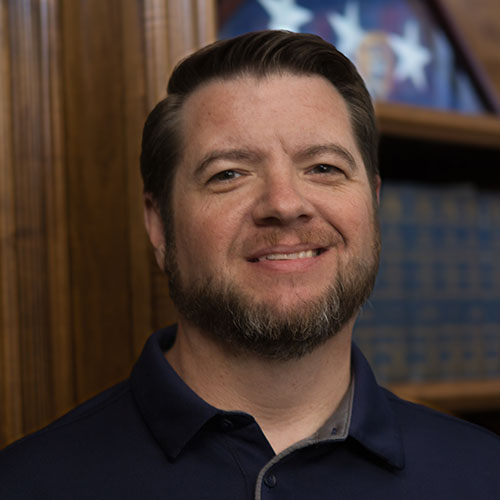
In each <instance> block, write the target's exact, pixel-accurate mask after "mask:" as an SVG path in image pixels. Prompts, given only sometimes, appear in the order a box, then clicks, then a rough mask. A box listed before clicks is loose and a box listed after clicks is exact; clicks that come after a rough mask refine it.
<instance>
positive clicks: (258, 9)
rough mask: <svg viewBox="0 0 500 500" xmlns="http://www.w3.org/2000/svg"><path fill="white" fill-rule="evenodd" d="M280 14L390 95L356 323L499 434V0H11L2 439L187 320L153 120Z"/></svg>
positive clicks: (47, 415) (376, 354)
mask: <svg viewBox="0 0 500 500" xmlns="http://www.w3.org/2000/svg"><path fill="white" fill-rule="evenodd" d="M266 28H281V29H289V30H293V31H304V32H314V33H317V34H319V35H321V36H322V37H323V38H325V39H327V40H329V41H331V42H332V43H334V44H335V45H337V46H338V48H339V49H340V50H342V51H343V52H344V53H346V55H348V56H349V57H350V58H351V59H352V60H353V62H355V64H356V65H357V67H358V69H359V70H360V72H361V73H362V74H363V76H364V78H365V79H366V81H367V85H368V88H369V90H370V92H371V94H372V96H373V98H374V100H375V103H376V111H377V118H378V122H379V126H380V131H381V144H380V167H381V172H382V177H383V180H384V187H383V191H382V205H381V213H380V215H381V225H382V233H383V254H382V261H381V269H380V275H379V278H378V280H377V284H376V289H375V292H374V294H373V297H372V299H371V300H370V302H369V303H368V304H367V305H366V306H365V307H364V309H363V311H362V314H361V317H360V319H359V321H358V324H357V328H356V333H355V338H356V341H357V342H358V344H360V346H361V347H362V348H363V350H364V351H365V353H366V354H367V356H368V357H369V359H370V360H371V362H372V363H373V365H374V368H375V371H376V374H377V376H378V379H379V381H380V382H382V383H384V384H386V385H389V386H390V387H391V388H393V389H394V390H395V391H396V392H397V393H398V394H400V395H402V396H404V397H407V398H410V399H413V400H416V401H420V402H423V403H425V404H428V405H431V406H434V407H437V408H440V409H442V410H444V411H448V412H450V413H454V414H457V415H459V416H462V417H465V418H467V419H469V420H472V421H475V422H478V423H480V424H482V425H485V426H487V427H489V428H491V429H493V430H495V431H497V432H500V259H499V257H500V118H499V110H500V107H499V101H498V96H499V95H500V50H499V49H498V47H500V3H499V2H498V0H476V1H475V2H474V3H473V5H472V4H471V2H467V1H466V0H440V1H437V0H434V1H416V0H380V1H368V0H338V1H336V0H330V1H328V0H323V1H321V0H309V1H307V0H303V1H302V0H247V1H245V0H220V1H215V0H71V1H69V0H67V1H66V0H0V50H1V55H0V447H2V446H4V445H5V444H7V443H9V442H11V441H13V440H14V439H16V438H18V437H21V436H22V435H24V434H26V433H28V432H31V431H33V430H35V429H37V428H39V427H41V426H42V425H44V424H46V423H48V422H49V421H51V420H53V419H54V418H56V417H57V416H59V415H61V414H62V413H64V412H65V411H67V410H68V409H70V408H72V407H73V406H75V405H76V404H77V403H79V402H82V401H84V400H85V399H87V398H88V397H90V396H92V395H93V394H96V393H97V392H99V391H100V390H102V389H103V388H106V387H109V386H110V385H112V384H113V383H115V382H117V381H119V380H121V379H123V378H125V377H127V375H128V373H129V371H130V368H131V366H132V364H133V362H134V360H135V359H136V357H137V356H138V354H139V353H140V351H141V349H142V346H143V343H144V341H145V339H146V338H147V337H148V336H149V334H150V333H151V332H152V331H154V330H155V329H157V328H159V327H161V326H164V325H167V324H170V323H172V322H174V321H175V314H174V311H173V308H172V305H171V303H170V301H169V299H168V290H167V283H166V280H165V279H164V277H163V276H162V275H161V273H160V272H159V270H157V268H156V264H155V262H154V259H153V257H152V252H151V251H150V248H149V243H148V241H147V238H146V235H145V231H144V229H143V221H142V183H141V180H140V175H139V165H138V159H139V154H140V139H141V131H142V125H143V122H144V119H145V117H146V116H147V113H148V112H149V111H150V110H151V109H152V107H153V106H154V104H155V103H156V102H158V101H159V100H160V99H162V98H163V97H164V96H165V88H166V82H167V78H168V74H169V73H170V71H171V69H172V68H173V66H174V65H175V63H176V62H177V61H179V59H181V58H182V57H184V56H185V55H187V54H188V53H190V52H191V51H192V50H195V49H196V48H198V47H200V46H202V45H204V44H206V43H208V42H211V41H213V40H216V39H217V38H225V37H229V36H233V35H236V34H239V33H243V32H245V31H249V30H254V29H266Z"/></svg>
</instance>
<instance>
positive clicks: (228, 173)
mask: <svg viewBox="0 0 500 500" xmlns="http://www.w3.org/2000/svg"><path fill="white" fill-rule="evenodd" d="M238 177H241V174H240V173H239V172H236V170H223V171H222V172H218V173H217V174H215V175H213V176H212V177H210V179H209V180H208V182H227V181H232V180H234V179H237V178H238Z"/></svg>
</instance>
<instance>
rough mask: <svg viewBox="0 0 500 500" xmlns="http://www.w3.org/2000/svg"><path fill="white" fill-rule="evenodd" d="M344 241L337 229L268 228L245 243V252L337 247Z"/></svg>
mask: <svg viewBox="0 0 500 500" xmlns="http://www.w3.org/2000/svg"><path fill="white" fill-rule="evenodd" d="M343 241H344V238H343V237H342V235H341V234H340V233H339V232H338V231H336V230H335V229H333V228H332V229H323V228H308V227H297V228H279V227H275V228H268V229H266V230H265V231H259V232H258V234H256V235H254V236H253V237H250V238H247V239H246V240H245V241H244V242H243V251H244V252H245V253H251V252H253V251H255V250H256V249H259V248H262V247H273V246H278V245H283V244H287V245H301V244H304V245H313V246H315V247H317V248H326V247H332V246H336V245H338V244H340V243H342V242H343Z"/></svg>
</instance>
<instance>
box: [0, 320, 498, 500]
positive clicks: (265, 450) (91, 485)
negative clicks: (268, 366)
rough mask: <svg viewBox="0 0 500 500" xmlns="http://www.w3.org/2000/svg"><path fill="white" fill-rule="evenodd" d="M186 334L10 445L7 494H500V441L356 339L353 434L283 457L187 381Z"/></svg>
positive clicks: (1, 462)
mask: <svg viewBox="0 0 500 500" xmlns="http://www.w3.org/2000/svg"><path fill="white" fill-rule="evenodd" d="M175 332H176V330H175V327H171V328H168V329H164V330H161V331H159V332H157V333H156V334H154V335H153V336H151V338H150V339H149V340H148V342H147V344H146V346H145V348H144V351H143V353H142V354H141V356H140V358H139V360H138V361H137V363H136V365H135V367H134V369H133V371H132V374H131V376H130V378H129V379H128V380H127V381H125V382H123V383H121V384H119V385H117V386H115V387H113V388H112V389H110V390H108V391H106V392H104V393H102V394H101V395H99V396H97V397H95V398H93V399H92V400H90V401H88V402H86V403H84V404H83V405H81V406H79V407H78V408H76V409H75V410H73V411H71V412H70V413H68V414H67V415H66V416H64V417H62V418H61V419H59V420H57V421H56V422H54V423H53V424H52V425H50V426H49V427H47V428H45V429H43V430H41V431H39V432H36V433H35V434H33V435H31V436H28V437H26V438H24V439H22V440H21V441H18V442H17V443H14V444H13V445H11V446H10V447H8V448H7V449H5V450H4V451H3V452H0V498H1V499H2V500H14V499H15V500H21V499H30V500H35V499H51V500H58V499H61V500H62V499H64V500H68V499H72V500H80V499H86V500H89V499H92V500H96V499H107V500H110V499H120V500H126V499H136V500H138V499H141V500H148V499H164V500H173V499H175V500H177V499H193V500H229V499H231V500H246V499H248V500H250V499H266V500H268V499H269V500H271V499H272V500H281V499H283V500H284V499H286V500H298V499H308V500H310V499H342V500H345V499H349V500H357V499H363V500H366V499H370V500H377V499H384V500H387V499H405V500H407V499H420V500H422V499H425V500H432V499H439V500H443V499H453V500H457V499H477V500H479V499H481V500H488V499H491V500H493V499H495V500H498V499H500V438H498V437H497V436H494V435H493V434H491V433H489V432H487V431H486V430H483V429H481V428H479V427H476V426H473V425H471V424H468V423H465V422H462V421H460V420H457V419H454V418H452V417H449V416H445V415H442V414H440V413H437V412H435V411H432V410H429V409H426V408H424V407H421V406H418V405H414V404H411V403H408V402H405V401H402V400H400V399H398V398H397V397H396V396H394V395H393V394H391V393H390V392H388V391H386V390H385V389H382V388H381V387H379V386H378V385H377V383H376V381H375V378H374V376H373V374H372V371H371V369H370V367H369V365H368V363H367V361H366V360H365V358H364V357H363V355H362V354H361V352H360V351H359V350H358V349H357V348H356V346H353V351H352V366H353V378H354V381H355V386H354V392H353V397H352V401H349V402H347V403H346V402H345V401H344V402H343V405H344V406H346V405H347V406H348V410H349V411H348V415H349V419H348V421H347V427H346V429H344V430H345V432H340V433H336V432H335V430H336V429H332V432H326V433H324V432H323V433H322V435H321V436H316V437H313V438H311V439H310V440H306V441H304V442H302V443H300V444H298V445H297V446H294V447H292V448H290V449H288V450H286V451H285V452H283V453H281V454H280V455H278V456H276V455H275V453H274V452H273V450H272V448H271V446H270V445H269V443H268V442H267V440H266V438H265V436H264V435H263V433H262V431H261V430H260V428H259V426H258V425H257V423H256V422H255V420H254V419H253V418H252V416H250V415H248V414H245V413H241V412H225V411H221V410H218V409H217V408H214V407H213V406H210V405H209V404H207V403H206V402H205V401H203V400H202V399H200V398H199V397H198V396H197V395H196V394H195V393H194V392H193V391H191V390H190V389H189V387H187V386H186V385H185V384H184V382H183V381H182V380H181V379H180V378H179V377H178V375H177V374H176V373H175V371H174V370H173V369H172V368H171V367H170V365H169V364H168V362H167V361H166V359H165V357H164V351H165V350H167V349H168V348H169V346H171V345H172V343H173V341H174V338H175Z"/></svg>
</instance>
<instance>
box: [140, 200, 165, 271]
mask: <svg viewBox="0 0 500 500" xmlns="http://www.w3.org/2000/svg"><path fill="white" fill-rule="evenodd" d="M144 224H145V225H146V231H147V232H148V235H149V240H150V241H151V244H152V245H153V249H154V254H155V258H156V262H157V263H158V266H159V267H160V269H161V270H162V271H165V233H164V230H163V221H162V218H161V215H160V208H159V207H158V203H157V202H156V201H155V200H154V199H153V197H152V195H151V194H150V193H145V194H144Z"/></svg>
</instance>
